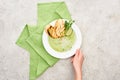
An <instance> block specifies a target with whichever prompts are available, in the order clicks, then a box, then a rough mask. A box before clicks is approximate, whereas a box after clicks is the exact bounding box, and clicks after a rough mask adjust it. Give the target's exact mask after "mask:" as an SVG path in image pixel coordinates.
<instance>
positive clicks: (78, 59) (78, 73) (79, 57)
mask: <svg viewBox="0 0 120 80" xmlns="http://www.w3.org/2000/svg"><path fill="white" fill-rule="evenodd" d="M83 60H84V57H83V54H82V53H81V51H80V49H77V50H76V52H75V56H73V57H72V59H71V61H72V64H73V67H74V69H75V77H76V79H75V80H82V64H83Z"/></svg>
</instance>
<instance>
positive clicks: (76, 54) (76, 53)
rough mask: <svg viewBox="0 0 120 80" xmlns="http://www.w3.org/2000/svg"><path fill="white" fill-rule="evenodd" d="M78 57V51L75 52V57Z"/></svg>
mask: <svg viewBox="0 0 120 80" xmlns="http://www.w3.org/2000/svg"><path fill="white" fill-rule="evenodd" d="M77 56H78V49H77V50H76V52H75V57H77Z"/></svg>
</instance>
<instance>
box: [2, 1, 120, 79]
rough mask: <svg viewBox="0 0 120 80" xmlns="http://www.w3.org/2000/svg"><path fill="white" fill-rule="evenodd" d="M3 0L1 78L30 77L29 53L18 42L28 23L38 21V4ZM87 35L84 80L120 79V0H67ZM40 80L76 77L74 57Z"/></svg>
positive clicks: (83, 34) (54, 67) (62, 61)
mask: <svg viewBox="0 0 120 80" xmlns="http://www.w3.org/2000/svg"><path fill="white" fill-rule="evenodd" d="M52 1H61V0H0V80H29V53H28V52H27V51H25V50H24V49H22V48H20V47H18V46H17V45H16V44H15V41H16V39H17V38H18V36H19V35H20V33H21V31H22V29H23V28H24V25H25V24H26V23H28V24H36V22H37V3H38V2H52ZM65 2H66V4H67V6H68V8H69V11H70V13H71V15H72V17H73V19H75V21H76V22H75V23H76V24H77V25H78V26H79V28H80V29H81V32H82V36H83V44H82V47H81V48H82V51H83V53H84V55H85V61H84V64H83V80H120V0H65ZM37 80H74V70H73V67H72V64H71V63H70V59H67V60H60V61H59V62H58V63H57V64H56V65H54V66H53V67H51V68H49V69H48V70H47V71H46V72H45V73H44V74H43V75H42V76H41V77H39V78H38V79H37Z"/></svg>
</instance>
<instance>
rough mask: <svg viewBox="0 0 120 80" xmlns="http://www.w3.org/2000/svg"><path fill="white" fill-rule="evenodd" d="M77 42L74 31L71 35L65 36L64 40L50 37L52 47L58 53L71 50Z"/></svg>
mask: <svg viewBox="0 0 120 80" xmlns="http://www.w3.org/2000/svg"><path fill="white" fill-rule="evenodd" d="M75 40H76V36H75V33H74V31H73V32H72V33H71V35H69V36H64V37H62V38H57V39H54V38H52V37H50V36H49V37H48V41H49V44H50V46H51V47H52V48H53V49H54V50H56V51H58V52H64V51H68V50H70V49H71V48H72V46H73V44H74V43H75Z"/></svg>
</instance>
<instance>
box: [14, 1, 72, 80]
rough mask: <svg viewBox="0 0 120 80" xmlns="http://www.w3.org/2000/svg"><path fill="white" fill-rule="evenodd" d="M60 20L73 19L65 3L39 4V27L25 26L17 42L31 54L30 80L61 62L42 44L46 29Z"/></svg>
mask: <svg viewBox="0 0 120 80" xmlns="http://www.w3.org/2000/svg"><path fill="white" fill-rule="evenodd" d="M59 18H64V19H71V16H70V14H69V11H68V9H67V7H66V5H65V3H64V2H52V3H39V4H38V22H37V26H31V25H25V28H24V29H23V31H22V33H21V35H20V37H19V38H18V40H17V42H16V44H17V45H19V46H20V47H22V48H24V49H26V50H27V51H28V52H29V53H30V80H35V79H36V78H37V77H38V76H40V75H41V74H42V73H43V72H44V71H45V70H46V69H47V68H49V67H50V66H53V65H54V64H55V63H56V62H57V61H58V60H59V59H57V58H55V57H52V56H51V55H49V54H48V53H47V52H46V50H45V49H44V47H43V44H42V33H43V30H44V27H45V26H46V25H47V24H48V23H50V22H51V21H53V20H55V19H59Z"/></svg>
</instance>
